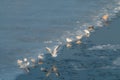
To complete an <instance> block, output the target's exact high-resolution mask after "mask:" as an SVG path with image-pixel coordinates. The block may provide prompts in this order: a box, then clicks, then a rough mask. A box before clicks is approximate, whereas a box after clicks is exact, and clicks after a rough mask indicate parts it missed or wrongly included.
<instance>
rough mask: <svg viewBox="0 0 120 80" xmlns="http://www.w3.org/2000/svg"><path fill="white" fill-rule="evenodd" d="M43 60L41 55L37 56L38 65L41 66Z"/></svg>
mask: <svg viewBox="0 0 120 80" xmlns="http://www.w3.org/2000/svg"><path fill="white" fill-rule="evenodd" d="M43 59H44V56H43V54H39V55H38V64H43V61H42V60H43Z"/></svg>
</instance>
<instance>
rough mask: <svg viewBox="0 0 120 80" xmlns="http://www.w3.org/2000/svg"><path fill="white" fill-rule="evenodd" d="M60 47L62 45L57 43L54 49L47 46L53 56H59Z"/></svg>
mask: <svg viewBox="0 0 120 80" xmlns="http://www.w3.org/2000/svg"><path fill="white" fill-rule="evenodd" d="M59 47H60V45H57V46H55V48H54V49H53V50H51V49H50V48H48V47H46V50H47V51H48V52H49V53H50V54H51V55H52V57H57V52H58V49H59Z"/></svg>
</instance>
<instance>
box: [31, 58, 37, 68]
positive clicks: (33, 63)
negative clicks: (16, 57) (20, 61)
mask: <svg viewBox="0 0 120 80" xmlns="http://www.w3.org/2000/svg"><path fill="white" fill-rule="evenodd" d="M31 62H32V67H35V66H36V65H35V64H36V60H35V59H33V58H31Z"/></svg>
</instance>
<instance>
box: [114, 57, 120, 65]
mask: <svg viewBox="0 0 120 80" xmlns="http://www.w3.org/2000/svg"><path fill="white" fill-rule="evenodd" d="M113 64H114V65H117V66H120V57H118V58H117V59H116V60H114V61H113Z"/></svg>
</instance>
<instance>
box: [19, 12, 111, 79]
mask: <svg viewBox="0 0 120 80" xmlns="http://www.w3.org/2000/svg"><path fill="white" fill-rule="evenodd" d="M108 18H109V15H108V14H105V15H103V16H102V20H103V22H105V23H106V22H107V21H108ZM93 30H94V26H89V27H88V28H87V29H85V30H84V33H85V34H84V35H82V34H80V35H77V36H75V37H76V44H81V43H82V41H81V39H82V38H83V37H89V36H90V32H91V31H93ZM71 42H73V40H72V39H71V38H66V47H67V48H70V47H72V44H71ZM59 48H60V45H57V46H55V48H54V49H53V50H52V49H50V48H49V47H46V50H47V51H48V53H49V54H50V55H51V56H52V57H57V53H58V49H59ZM43 59H44V54H39V55H38V58H37V60H35V59H34V58H31V59H30V61H28V59H27V58H24V59H23V60H20V59H18V60H17V64H18V66H19V68H21V69H23V70H25V71H26V72H27V73H29V72H30V68H31V67H34V68H35V67H36V66H37V65H42V64H43V63H44V62H43ZM40 70H41V71H43V72H46V76H47V77H48V76H49V75H50V74H51V73H52V72H54V73H55V74H56V76H60V73H59V71H58V69H57V67H56V66H55V65H53V66H52V68H50V69H49V70H47V69H46V68H42V67H41V69H40Z"/></svg>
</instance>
